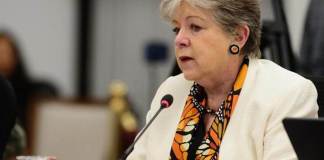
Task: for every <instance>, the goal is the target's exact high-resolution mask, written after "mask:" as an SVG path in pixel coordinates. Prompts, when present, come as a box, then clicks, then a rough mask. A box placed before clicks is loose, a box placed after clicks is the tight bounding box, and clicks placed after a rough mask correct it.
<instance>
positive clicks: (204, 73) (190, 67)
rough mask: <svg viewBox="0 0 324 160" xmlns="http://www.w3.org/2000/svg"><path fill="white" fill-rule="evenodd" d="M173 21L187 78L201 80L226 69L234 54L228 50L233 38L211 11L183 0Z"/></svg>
mask: <svg viewBox="0 0 324 160" xmlns="http://www.w3.org/2000/svg"><path fill="white" fill-rule="evenodd" d="M172 23H173V25H174V32H175V33H176V37H175V53H176V58H177V62H178V65H179V67H180V69H181V70H182V72H183V73H184V76H185V78H186V79H188V80H194V81H196V82H199V81H200V80H202V79H203V78H208V77H211V76H214V77H215V76H216V77H217V76H218V77H219V75H222V74H224V73H226V70H227V69H228V67H229V62H230V59H231V58H232V57H234V56H233V55H230V54H228V47H229V46H230V44H232V43H233V38H231V36H229V34H228V33H225V32H224V31H223V30H222V28H221V26H220V25H219V24H217V23H215V21H214V19H213V15H212V14H211V13H210V12H208V11H207V10H204V9H200V8H194V7H192V6H190V5H189V4H188V3H186V2H184V1H182V2H181V5H180V6H179V7H178V8H177V10H176V11H175V14H174V17H173V19H172Z"/></svg>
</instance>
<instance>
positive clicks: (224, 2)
mask: <svg viewBox="0 0 324 160" xmlns="http://www.w3.org/2000/svg"><path fill="white" fill-rule="evenodd" d="M181 1H186V2H187V3H188V4H190V5H191V6H193V7H199V8H203V9H207V10H211V11H212V12H213V15H214V18H215V21H216V22H217V23H218V24H220V25H221V26H222V28H223V30H224V31H225V32H227V33H229V34H231V35H236V34H237V33H236V28H237V27H239V26H241V25H243V24H246V25H247V26H248V27H249V29H250V35H249V37H248V40H247V42H246V44H245V46H244V47H243V48H242V51H243V53H244V54H246V55H248V56H249V57H254V58H258V57H260V55H261V53H260V48H259V45H260V39H261V22H260V4H259V0H161V4H160V12H161V16H162V17H163V18H164V19H165V20H167V21H171V20H172V17H173V14H174V11H175V10H176V8H177V7H178V6H179V5H180V3H181Z"/></svg>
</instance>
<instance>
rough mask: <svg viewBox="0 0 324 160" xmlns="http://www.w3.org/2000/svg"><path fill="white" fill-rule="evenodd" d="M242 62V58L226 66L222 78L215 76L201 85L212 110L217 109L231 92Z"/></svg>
mask: <svg viewBox="0 0 324 160" xmlns="http://www.w3.org/2000/svg"><path fill="white" fill-rule="evenodd" d="M242 62H243V58H242V59H239V60H237V61H234V62H233V63H231V64H230V66H227V68H226V69H225V70H224V71H223V74H222V76H219V75H215V76H214V77H211V78H210V79H209V80H205V81H204V83H203V84H200V85H201V86H203V87H204V89H205V92H206V95H207V99H208V101H207V105H208V106H209V107H211V108H213V109H216V108H218V107H219V105H220V103H221V102H222V101H223V100H224V99H225V98H226V96H227V95H228V93H229V92H230V91H231V90H232V87H233V85H234V82H235V80H236V77H237V75H238V72H239V71H240V66H241V64H242Z"/></svg>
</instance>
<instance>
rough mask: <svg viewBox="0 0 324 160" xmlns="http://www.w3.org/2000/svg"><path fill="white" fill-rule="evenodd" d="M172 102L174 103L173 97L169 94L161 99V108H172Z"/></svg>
mask: <svg viewBox="0 0 324 160" xmlns="http://www.w3.org/2000/svg"><path fill="white" fill-rule="evenodd" d="M172 102H173V96H172V95H170V94H167V95H165V96H163V98H162V99H161V107H163V108H168V107H170V106H171V104H172Z"/></svg>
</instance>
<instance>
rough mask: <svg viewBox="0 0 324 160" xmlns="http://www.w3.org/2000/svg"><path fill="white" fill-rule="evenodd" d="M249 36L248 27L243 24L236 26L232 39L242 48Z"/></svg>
mask: <svg viewBox="0 0 324 160" xmlns="http://www.w3.org/2000/svg"><path fill="white" fill-rule="evenodd" d="M249 36H250V28H249V27H248V25H247V24H243V25H241V26H239V27H237V29H236V35H235V39H234V40H235V42H236V44H237V45H238V46H239V47H240V48H243V46H244V45H245V44H246V42H247V40H248V38H249Z"/></svg>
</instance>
